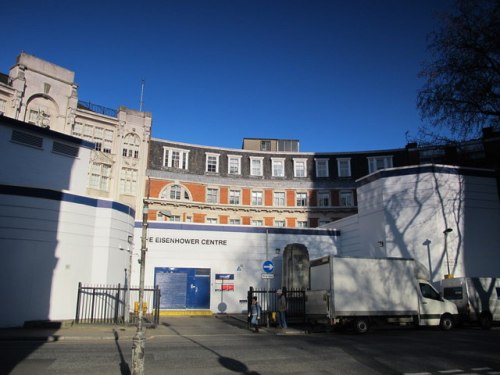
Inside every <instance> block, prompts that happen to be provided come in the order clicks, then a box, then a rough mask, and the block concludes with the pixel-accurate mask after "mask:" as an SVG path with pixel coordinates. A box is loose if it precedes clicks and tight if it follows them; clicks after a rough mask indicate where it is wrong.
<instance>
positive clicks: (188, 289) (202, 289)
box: [155, 267, 210, 310]
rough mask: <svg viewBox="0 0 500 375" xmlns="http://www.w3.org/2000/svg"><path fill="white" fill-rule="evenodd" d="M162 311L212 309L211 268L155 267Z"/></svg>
mask: <svg viewBox="0 0 500 375" xmlns="http://www.w3.org/2000/svg"><path fill="white" fill-rule="evenodd" d="M155 285H158V287H159V288H160V291H161V296H160V310H187V309H209V308H210V268H177V267H155Z"/></svg>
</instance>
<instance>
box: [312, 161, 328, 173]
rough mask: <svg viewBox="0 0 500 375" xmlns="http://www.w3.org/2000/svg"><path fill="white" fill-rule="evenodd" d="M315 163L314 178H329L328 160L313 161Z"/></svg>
mask: <svg viewBox="0 0 500 375" xmlns="http://www.w3.org/2000/svg"><path fill="white" fill-rule="evenodd" d="M315 162H316V177H329V175H330V174H329V173H328V159H315Z"/></svg>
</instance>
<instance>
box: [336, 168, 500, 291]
mask: <svg viewBox="0 0 500 375" xmlns="http://www.w3.org/2000/svg"><path fill="white" fill-rule="evenodd" d="M360 184H361V186H360V187H359V188H358V205H359V213H358V214H357V215H354V216H355V217H352V218H346V219H343V220H339V221H337V222H335V223H333V224H332V225H331V227H335V228H337V229H340V230H341V239H342V243H344V242H345V243H348V244H350V245H349V246H345V247H341V253H342V254H344V255H356V256H375V257H380V256H388V257H403V258H415V259H417V260H419V261H420V262H421V263H422V264H424V265H425V266H426V267H428V268H429V270H430V273H431V277H432V280H433V281H434V282H437V281H439V280H441V279H442V278H443V277H444V275H446V274H448V266H449V272H450V273H451V274H454V275H455V276H490V277H498V276H499V274H500V259H499V257H498V244H499V243H500V231H499V230H498V228H500V202H499V192H498V187H497V183H496V179H495V176H494V173H493V172H492V171H483V170H473V169H465V168H454V167H444V166H420V167H407V168H394V169H391V170H385V171H379V172H377V173H375V174H373V175H370V176H367V177H366V178H364V179H361V180H360ZM356 218H357V221H358V226H359V231H356V230H355V228H353V227H354V224H355V223H356ZM447 228H451V229H452V232H450V233H449V234H448V235H447V236H446V239H445V235H444V233H443V232H444V230H445V229H447ZM356 238H359V242H356ZM379 241H383V246H380V243H379ZM445 247H446V251H445ZM447 255H448V257H447Z"/></svg>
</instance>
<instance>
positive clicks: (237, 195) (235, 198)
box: [229, 190, 241, 204]
mask: <svg viewBox="0 0 500 375" xmlns="http://www.w3.org/2000/svg"><path fill="white" fill-rule="evenodd" d="M240 202H241V191H240V190H229V204H240Z"/></svg>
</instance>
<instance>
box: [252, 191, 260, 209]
mask: <svg viewBox="0 0 500 375" xmlns="http://www.w3.org/2000/svg"><path fill="white" fill-rule="evenodd" d="M252 206H262V191H252Z"/></svg>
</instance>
